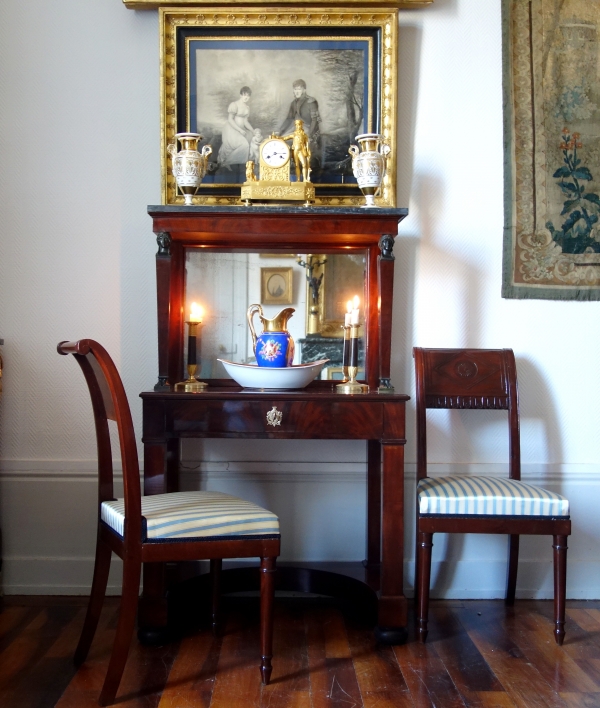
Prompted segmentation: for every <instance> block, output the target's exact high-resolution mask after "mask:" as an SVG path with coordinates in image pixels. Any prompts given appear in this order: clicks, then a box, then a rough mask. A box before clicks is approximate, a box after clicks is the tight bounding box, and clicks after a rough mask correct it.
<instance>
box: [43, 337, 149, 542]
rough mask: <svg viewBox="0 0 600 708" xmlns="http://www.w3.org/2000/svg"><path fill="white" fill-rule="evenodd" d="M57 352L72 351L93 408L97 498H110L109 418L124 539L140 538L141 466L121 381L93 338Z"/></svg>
mask: <svg viewBox="0 0 600 708" xmlns="http://www.w3.org/2000/svg"><path fill="white" fill-rule="evenodd" d="M57 351H58V353H59V354H72V355H73V356H74V357H75V359H76V361H77V363H78V364H79V366H80V367H81V370H82V371H83V375H84V376H85V380H86V382H87V385H88V388H89V391H90V396H91V399H92V408H93V411H94V422H95V425H96V442H97V446H98V500H99V504H98V507H100V504H101V503H102V502H103V501H110V500H113V499H114V498H115V497H114V491H113V460H112V449H111V444H110V431H109V427H108V421H109V420H114V421H115V422H116V424H117V430H118V434H119V445H120V448H121V463H122V467H123V488H124V496H125V519H126V523H125V540H126V541H127V538H128V537H129V538H132V539H136V540H139V539H140V538H141V514H142V509H141V488H140V469H139V463H138V456H137V447H136V443H135V432H134V429H133V420H132V418H131V411H130V409H129V403H128V401H127V396H126V394H125V389H124V388H123V382H122V381H121V377H120V376H119V372H118V371H117V367H116V366H115V364H114V362H113V360H112V359H111V358H110V355H109V354H108V352H107V351H106V349H104V347H103V346H102V345H100V344H98V342H95V341H94V340H93V339H80V340H79V341H78V342H61V343H60V344H59V345H58V346H57Z"/></svg>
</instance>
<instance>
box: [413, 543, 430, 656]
mask: <svg viewBox="0 0 600 708" xmlns="http://www.w3.org/2000/svg"><path fill="white" fill-rule="evenodd" d="M432 548H433V534H432V533H425V532H424V531H420V532H419V533H418V553H417V555H418V568H419V575H418V577H417V588H416V589H417V632H418V635H419V641H421V642H424V641H425V640H426V639H427V632H428V630H427V618H428V615H429V583H430V581H431V549H432Z"/></svg>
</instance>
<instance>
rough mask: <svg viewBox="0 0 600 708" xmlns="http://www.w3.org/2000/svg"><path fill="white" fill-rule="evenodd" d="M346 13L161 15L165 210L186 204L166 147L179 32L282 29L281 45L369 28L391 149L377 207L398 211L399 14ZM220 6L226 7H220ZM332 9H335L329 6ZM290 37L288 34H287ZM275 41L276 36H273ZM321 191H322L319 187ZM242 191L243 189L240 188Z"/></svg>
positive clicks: (235, 201)
mask: <svg viewBox="0 0 600 708" xmlns="http://www.w3.org/2000/svg"><path fill="white" fill-rule="evenodd" d="M361 4H362V5H363V7H360V8H359V7H357V8H355V9H354V10H349V11H342V10H337V9H335V8H332V7H323V8H313V9H307V8H302V9H298V8H295V9H286V8H277V9H269V8H267V9H265V8H256V7H248V8H239V7H238V6H237V4H236V8H233V7H215V8H212V7H204V8H201V7H196V8H193V9H192V8H186V9H181V8H164V7H161V8H160V9H159V24H160V57H161V76H160V80H161V95H160V106H161V108H160V110H161V172H162V199H163V203H165V204H183V197H182V196H179V195H177V190H176V185H175V180H174V178H173V176H172V175H171V171H170V169H169V160H168V156H167V145H168V144H170V143H172V142H173V141H174V139H175V134H176V133H177V80H178V77H177V70H178V68H177V56H178V53H177V52H178V46H177V29H178V28H179V27H182V26H184V27H186V28H188V27H189V28H194V27H201V28H203V29H206V28H210V27H215V28H219V30H220V31H221V32H222V30H223V28H230V30H231V36H232V37H236V38H237V37H238V36H239V34H240V32H239V30H240V28H256V27H265V28H273V27H280V28H281V29H282V36H281V37H278V38H277V39H287V38H293V37H294V32H296V33H297V32H298V31H299V30H300V31H301V30H302V28H306V27H310V28H314V29H315V33H316V35H317V36H319V37H320V36H323V37H328V36H329V35H328V34H327V29H328V28H330V27H331V28H333V27H336V28H340V27H349V28H356V27H365V28H368V29H371V30H372V29H379V30H380V31H381V46H380V48H379V49H380V57H379V65H378V66H377V67H373V71H372V73H373V76H378V77H379V80H380V85H379V102H378V109H379V123H380V128H379V132H381V133H382V134H383V136H384V138H385V140H386V142H387V143H388V144H389V145H390V147H391V153H390V157H389V158H388V170H387V174H386V177H385V179H384V183H383V185H382V195H381V199H379V200H378V203H379V204H380V205H381V206H385V207H394V206H395V205H396V114H397V103H396V101H397V98H396V85H397V61H398V60H397V53H398V51H397V14H396V11H392V10H386V9H382V8H381V7H378V8H374V9H373V10H371V11H370V10H368V9H366V8H365V7H364V4H365V3H361ZM221 5H222V3H221ZM328 5H331V3H328ZM286 29H287V30H289V34H287V35H286V34H285V30H286ZM269 37H272V35H269ZM317 186H318V185H317ZM240 189H241V185H240ZM194 203H195V204H204V205H211V204H220V205H230V206H233V205H240V204H241V201H240V198H239V196H238V195H236V196H221V195H215V196H212V195H202V196H200V195H199V196H196V197H194ZM363 203H364V197H363V196H362V195H361V196H320V195H319V194H318V193H317V196H316V199H315V204H317V205H327V206H342V205H345V206H361V205H362V204H363Z"/></svg>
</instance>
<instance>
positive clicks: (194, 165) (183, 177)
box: [167, 133, 212, 205]
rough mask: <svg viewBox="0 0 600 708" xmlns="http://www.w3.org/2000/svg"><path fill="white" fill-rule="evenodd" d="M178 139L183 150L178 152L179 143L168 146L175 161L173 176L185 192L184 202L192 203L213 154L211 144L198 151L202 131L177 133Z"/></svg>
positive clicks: (173, 161) (183, 192) (182, 191)
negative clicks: (209, 158)
mask: <svg viewBox="0 0 600 708" xmlns="http://www.w3.org/2000/svg"><path fill="white" fill-rule="evenodd" d="M175 138H176V140H179V142H180V143H181V150H180V151H179V152H177V145H176V144H171V145H168V146H167V152H168V153H169V155H171V158H172V163H173V177H175V181H176V182H177V186H178V187H179V189H180V190H181V193H182V194H183V199H184V203H185V204H187V205H191V204H192V197H193V196H194V194H196V192H197V191H198V187H199V186H200V183H201V182H202V180H203V179H204V175H205V174H206V169H207V167H208V156H209V155H211V154H212V148H211V146H210V145H205V146H204V147H203V148H202V152H198V142H199V141H200V140H202V136H201V135H200V133H177V135H176V136H175Z"/></svg>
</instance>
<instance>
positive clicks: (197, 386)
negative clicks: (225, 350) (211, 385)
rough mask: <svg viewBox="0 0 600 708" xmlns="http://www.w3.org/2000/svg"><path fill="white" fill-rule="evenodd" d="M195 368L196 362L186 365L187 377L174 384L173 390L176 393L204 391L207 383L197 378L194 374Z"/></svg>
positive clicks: (196, 366)
mask: <svg viewBox="0 0 600 708" xmlns="http://www.w3.org/2000/svg"><path fill="white" fill-rule="evenodd" d="M197 368H198V365H197V364H188V365H187V372H188V378H187V379H186V380H185V381H180V382H179V383H176V384H175V391H176V392H177V393H200V391H204V390H205V389H207V388H208V384H207V383H205V382H204V381H198V379H197V378H196V377H195V376H194V374H195V373H196V369H197Z"/></svg>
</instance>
